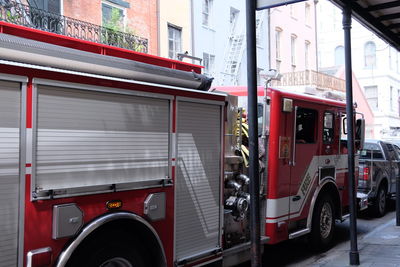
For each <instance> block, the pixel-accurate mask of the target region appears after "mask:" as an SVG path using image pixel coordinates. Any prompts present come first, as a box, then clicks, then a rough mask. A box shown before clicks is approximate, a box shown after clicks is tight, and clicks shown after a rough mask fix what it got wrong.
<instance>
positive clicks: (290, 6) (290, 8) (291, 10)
mask: <svg viewBox="0 0 400 267" xmlns="http://www.w3.org/2000/svg"><path fill="white" fill-rule="evenodd" d="M289 13H290V16H291V17H292V18H296V8H295V6H294V5H289Z"/></svg>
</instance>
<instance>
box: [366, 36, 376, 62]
mask: <svg viewBox="0 0 400 267" xmlns="http://www.w3.org/2000/svg"><path fill="white" fill-rule="evenodd" d="M364 66H365V67H366V68H373V67H375V66H376V45H375V43H374V42H371V41H370V42H367V43H366V44H365V45H364Z"/></svg>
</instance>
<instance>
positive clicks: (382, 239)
mask: <svg viewBox="0 0 400 267" xmlns="http://www.w3.org/2000/svg"><path fill="white" fill-rule="evenodd" d="M349 250H350V242H349V241H347V242H345V243H343V244H340V245H339V246H338V247H335V249H333V250H332V251H329V253H327V254H325V255H324V256H323V257H320V258H319V259H317V260H316V261H314V262H312V263H311V262H310V264H307V265H308V266H310V267H317V266H318V267H322V266H323V267H343V266H351V265H350V262H349ZM358 250H359V254H360V265H359V266H362V267H400V227H399V226H396V220H395V219H391V220H389V221H388V222H386V223H384V224H381V225H380V226H378V227H377V228H375V229H374V230H373V231H371V232H369V233H368V234H366V235H364V236H362V237H361V238H359V239H358ZM297 266H298V265H297Z"/></svg>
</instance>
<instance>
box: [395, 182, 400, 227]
mask: <svg viewBox="0 0 400 267" xmlns="http://www.w3.org/2000/svg"><path fill="white" fill-rule="evenodd" d="M396 226H400V176H398V177H397V179H396Z"/></svg>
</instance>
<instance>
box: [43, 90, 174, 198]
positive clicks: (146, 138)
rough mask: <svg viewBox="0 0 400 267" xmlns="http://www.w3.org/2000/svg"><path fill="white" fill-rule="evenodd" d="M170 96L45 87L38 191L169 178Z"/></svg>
mask: <svg viewBox="0 0 400 267" xmlns="http://www.w3.org/2000/svg"><path fill="white" fill-rule="evenodd" d="M169 114H170V113H169V100H165V99H156V98H150V97H140V96H132V95H121V94H114V93H107V92H97V91H85V90H76V89H67V88H60V87H49V86H39V88H38V116H37V151H36V163H37V165H36V190H38V191H40V190H51V189H63V188H78V187H87V186H98V185H112V184H116V185H118V184H123V183H135V182H142V181H151V180H158V179H164V178H165V177H166V176H168V173H169V172H168V156H169V154H168V152H169V149H168V146H169V124H170V122H169V121H170V119H169V118H170V115H169Z"/></svg>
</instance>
